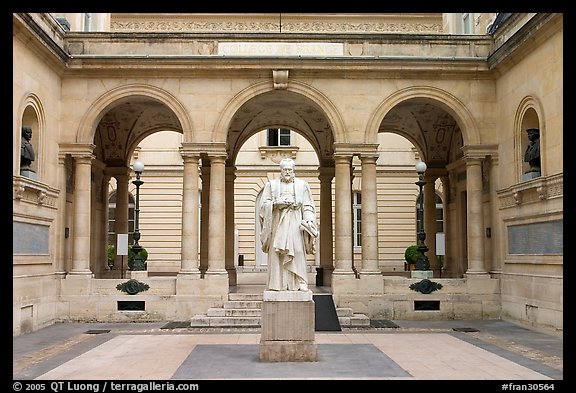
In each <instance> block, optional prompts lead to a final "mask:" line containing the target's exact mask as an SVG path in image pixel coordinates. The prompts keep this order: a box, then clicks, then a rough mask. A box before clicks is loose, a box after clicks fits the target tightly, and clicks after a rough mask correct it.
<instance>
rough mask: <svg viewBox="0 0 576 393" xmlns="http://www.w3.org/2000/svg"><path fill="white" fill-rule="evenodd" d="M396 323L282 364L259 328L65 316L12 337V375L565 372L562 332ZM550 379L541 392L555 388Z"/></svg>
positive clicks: (550, 375)
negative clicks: (263, 353)
mask: <svg viewBox="0 0 576 393" xmlns="http://www.w3.org/2000/svg"><path fill="white" fill-rule="evenodd" d="M387 322H388V323H389V324H390V325H395V326H397V327H392V328H390V327H372V326H371V327H365V328H343V329H342V331H332V332H316V335H315V339H316V344H317V352H318V360H317V361H316V362H282V363H273V362H261V361H260V360H259V340H260V332H259V329H257V328H189V327H188V328H186V327H184V328H183V327H178V326H177V324H176V327H174V326H175V325H174V324H168V323H167V322H153V323H57V324H55V325H52V326H49V327H46V328H43V329H40V330H37V331H35V332H32V333H28V334H23V335H21V336H18V337H13V353H12V354H13V379H14V380H15V381H27V380H36V381H40V380H44V381H46V380H48V381H71V380H112V381H120V380H125V381H136V380H140V381H142V380H148V381H150V380H153V381H167V380H172V381H189V380H194V381H198V380H291V379H293V380H314V379H315V380H498V381H508V382H510V381H539V382H540V383H558V381H561V380H563V379H564V378H563V338H562V337H561V336H553V335H548V334H545V333H539V332H535V331H532V330H528V329H525V328H522V327H519V326H517V325H515V324H512V323H509V322H506V321H501V320H484V321H468V320H467V321H399V320H394V321H387ZM554 381H556V382H554ZM542 386H543V387H542V388H541V389H537V390H553V389H546V387H544V385H542ZM549 386H552V385H549ZM502 390H504V388H502ZM510 390H513V388H512V389H510Z"/></svg>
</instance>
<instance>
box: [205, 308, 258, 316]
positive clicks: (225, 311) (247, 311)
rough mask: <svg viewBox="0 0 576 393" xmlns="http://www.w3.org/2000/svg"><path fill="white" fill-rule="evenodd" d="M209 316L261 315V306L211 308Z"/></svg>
mask: <svg viewBox="0 0 576 393" xmlns="http://www.w3.org/2000/svg"><path fill="white" fill-rule="evenodd" d="M206 315H207V316H208V317H260V316H261V315H262V309H260V308H209V309H208V312H207V313H206Z"/></svg>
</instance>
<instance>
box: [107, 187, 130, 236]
mask: <svg viewBox="0 0 576 393" xmlns="http://www.w3.org/2000/svg"><path fill="white" fill-rule="evenodd" d="M115 237H116V192H113V193H111V194H110V197H109V198H108V243H111V244H114V238H115ZM132 243H134V197H133V196H132V195H131V194H128V245H131V244H132Z"/></svg>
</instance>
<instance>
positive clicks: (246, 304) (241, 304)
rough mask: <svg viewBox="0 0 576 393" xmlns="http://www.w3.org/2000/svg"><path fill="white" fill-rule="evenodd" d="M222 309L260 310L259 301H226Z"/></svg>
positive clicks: (260, 303) (260, 304) (260, 302)
mask: <svg viewBox="0 0 576 393" xmlns="http://www.w3.org/2000/svg"><path fill="white" fill-rule="evenodd" d="M224 308H230V309H232V308H233V309H243V308H252V309H254V308H262V301H261V300H228V301H225V302H224Z"/></svg>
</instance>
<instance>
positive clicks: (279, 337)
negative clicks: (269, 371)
mask: <svg viewBox="0 0 576 393" xmlns="http://www.w3.org/2000/svg"><path fill="white" fill-rule="evenodd" d="M314 312H315V311H314V301H313V300H312V291H306V292H301V291H264V296H263V301H262V319H261V326H262V334H261V337H260V360H261V361H264V362H315V361H317V352H316V341H315V335H314V325H315V317H314Z"/></svg>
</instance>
